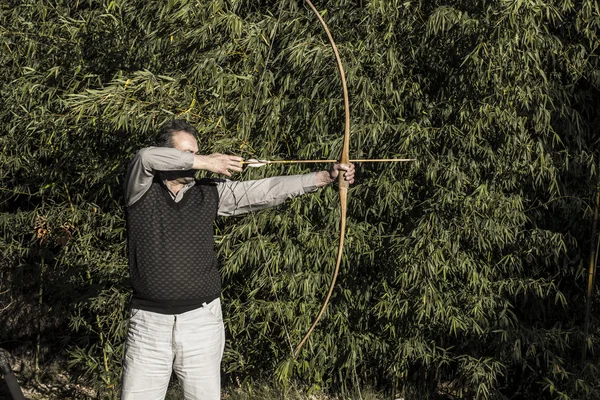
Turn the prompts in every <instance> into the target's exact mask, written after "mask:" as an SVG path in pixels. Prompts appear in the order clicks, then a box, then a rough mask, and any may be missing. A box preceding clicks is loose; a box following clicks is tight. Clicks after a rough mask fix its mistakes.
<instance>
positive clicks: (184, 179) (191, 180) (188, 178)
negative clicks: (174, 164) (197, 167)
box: [177, 176, 194, 185]
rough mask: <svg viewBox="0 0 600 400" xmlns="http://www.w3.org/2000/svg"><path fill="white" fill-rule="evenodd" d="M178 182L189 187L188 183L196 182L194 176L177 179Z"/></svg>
mask: <svg viewBox="0 0 600 400" xmlns="http://www.w3.org/2000/svg"><path fill="white" fill-rule="evenodd" d="M177 182H178V183H182V184H184V185H187V184H188V183H192V182H194V177H193V176H182V177H181V178H177Z"/></svg>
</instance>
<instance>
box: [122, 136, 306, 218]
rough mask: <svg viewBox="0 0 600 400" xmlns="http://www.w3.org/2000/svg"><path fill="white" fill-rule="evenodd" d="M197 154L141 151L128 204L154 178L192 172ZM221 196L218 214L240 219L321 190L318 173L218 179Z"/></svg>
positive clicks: (177, 196) (127, 185)
mask: <svg viewBox="0 0 600 400" xmlns="http://www.w3.org/2000/svg"><path fill="white" fill-rule="evenodd" d="M193 164H194V154H192V153H189V152H183V151H179V150H177V149H173V148H168V147H146V148H144V149H141V150H140V151H139V152H138V153H137V154H136V156H135V158H134V159H133V160H132V161H131V164H129V169H128V172H127V178H126V180H125V204H126V205H127V206H130V205H132V204H134V203H135V202H136V201H138V200H139V199H140V198H141V197H142V196H143V195H144V193H146V191H148V189H149V188H150V185H151V184H152V181H153V179H154V176H155V174H156V173H160V171H177V170H181V171H185V170H190V169H192V166H193ZM215 182H216V185H217V191H218V193H219V209H218V214H219V215H223V216H231V215H240V214H244V213H247V212H250V211H258V210H261V209H264V208H269V207H274V206H277V205H279V204H281V203H283V202H284V201H285V200H287V199H290V198H292V197H296V196H300V195H302V194H305V193H310V192H314V191H316V190H317V184H316V173H310V174H305V175H290V176H277V177H273V178H265V179H260V180H252V181H231V180H227V179H215ZM194 184H195V182H192V183H189V184H187V185H185V186H184V187H183V188H182V189H181V190H180V191H179V192H178V193H177V194H174V193H171V196H172V197H173V199H174V200H175V201H176V202H178V201H179V200H181V198H182V197H183V194H184V193H185V192H186V191H187V190H188V189H189V188H191V187H192V186H194Z"/></svg>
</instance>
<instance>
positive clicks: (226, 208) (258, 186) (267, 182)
mask: <svg viewBox="0 0 600 400" xmlns="http://www.w3.org/2000/svg"><path fill="white" fill-rule="evenodd" d="M341 170H342V171H345V172H346V175H345V179H346V180H347V181H348V183H350V184H352V183H354V165H352V164H350V165H344V164H335V165H334V166H333V167H332V168H331V169H330V170H329V171H319V172H313V173H310V174H305V175H290V176H276V177H273V178H266V179H260V180H254V181H229V180H222V181H217V190H218V191H219V210H218V214H219V215H223V216H232V215H241V214H245V213H248V212H251V211H258V210H262V209H265V208H270V207H275V206H278V205H279V204H281V203H283V202H284V201H285V200H287V199H291V198H293V197H296V196H300V195H303V194H306V193H310V192H314V191H316V190H317V189H318V188H320V187H323V186H326V185H328V184H330V183H331V182H333V181H334V180H336V179H337V177H338V174H339V173H340V171H341Z"/></svg>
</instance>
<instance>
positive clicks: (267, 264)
mask: <svg viewBox="0 0 600 400" xmlns="http://www.w3.org/2000/svg"><path fill="white" fill-rule="evenodd" d="M284 3H285V1H283V0H281V1H280V2H279V9H278V11H277V19H276V21H275V24H274V26H273V29H272V30H271V33H270V35H269V43H268V45H269V51H268V52H267V57H266V58H265V62H264V66H263V71H262V74H261V76H260V79H259V81H258V85H257V86H258V87H261V86H262V84H263V83H264V79H265V75H266V73H267V70H268V66H269V61H270V59H271V55H272V53H273V45H274V42H275V35H276V34H277V28H278V27H279V24H280V22H281V15H282V11H283V5H284ZM261 93H262V91H261V90H257V91H256V94H255V96H254V101H253V104H252V109H251V114H250V115H251V116H252V118H251V119H250V121H251V122H250V127H249V128H248V131H247V134H246V138H245V141H244V143H248V142H249V141H250V136H251V133H252V129H253V127H254V124H255V121H256V120H257V118H255V112H256V108H257V105H258V100H259V98H260V95H261ZM246 193H247V189H246ZM249 214H250V217H251V219H252V222H253V224H254V227H255V229H256V232H257V233H258V232H259V230H258V222H257V220H256V216H255V215H254V211H252V210H251V211H250V212H249ZM261 249H262V251H261V253H262V258H263V260H265V267H266V270H267V274H268V275H269V281H270V283H271V292H272V294H273V295H274V296H275V309H276V310H277V314H278V315H279V319H280V320H281V322H282V323H283V329H284V332H285V336H286V339H287V341H288V345H289V346H290V352H293V350H294V346H293V344H292V340H291V337H290V332H289V329H288V326H287V323H286V322H285V318H284V316H283V311H282V309H281V304H280V301H279V296H278V295H277V289H276V287H275V281H274V279H273V275H272V274H271V261H270V260H267V255H266V251H265V248H264V246H262V245H261Z"/></svg>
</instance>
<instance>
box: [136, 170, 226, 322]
mask: <svg viewBox="0 0 600 400" xmlns="http://www.w3.org/2000/svg"><path fill="white" fill-rule="evenodd" d="M217 207H218V193H217V189H216V187H215V184H214V183H213V182H212V181H210V180H202V181H197V182H196V184H195V185H194V186H193V187H192V188H190V189H189V190H188V191H187V192H185V194H184V195H183V198H182V199H181V200H180V201H179V202H177V203H176V202H175V201H174V200H173V199H172V198H171V196H170V194H169V193H168V191H167V189H166V188H165V187H164V186H163V185H161V184H160V183H159V182H158V181H157V180H155V181H154V182H153V183H152V186H151V187H150V189H149V190H148V191H147V192H146V193H145V194H144V195H143V196H142V198H141V199H140V200H138V201H137V202H135V203H134V204H132V205H131V206H129V207H127V229H128V230H127V238H128V251H129V273H130V277H131V284H132V286H133V298H132V303H131V306H132V308H140V309H144V310H150V311H155V312H159V313H163V314H179V313H183V312H186V311H190V310H193V309H196V308H199V307H201V306H202V303H204V302H207V303H209V302H210V301H212V300H214V299H216V298H217V297H219V295H220V293H221V277H220V275H219V271H218V269H217V258H216V255H215V251H214V239H213V229H214V228H213V222H214V220H215V217H216V215H217Z"/></svg>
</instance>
